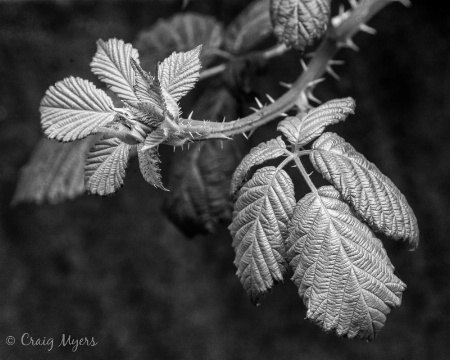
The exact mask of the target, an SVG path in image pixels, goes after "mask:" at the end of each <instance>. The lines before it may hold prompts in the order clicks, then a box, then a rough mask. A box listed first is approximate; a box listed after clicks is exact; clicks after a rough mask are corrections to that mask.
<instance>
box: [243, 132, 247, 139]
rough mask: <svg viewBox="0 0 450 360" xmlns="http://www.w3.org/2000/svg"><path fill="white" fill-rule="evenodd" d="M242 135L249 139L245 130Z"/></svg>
mask: <svg viewBox="0 0 450 360" xmlns="http://www.w3.org/2000/svg"><path fill="white" fill-rule="evenodd" d="M242 136H243V137H245V138H246V139H247V140H248V136H247V134H246V133H245V132H243V133H242Z"/></svg>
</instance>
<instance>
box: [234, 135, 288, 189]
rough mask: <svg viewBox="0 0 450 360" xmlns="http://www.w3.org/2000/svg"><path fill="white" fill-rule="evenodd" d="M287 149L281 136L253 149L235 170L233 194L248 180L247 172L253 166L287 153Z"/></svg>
mask: <svg viewBox="0 0 450 360" xmlns="http://www.w3.org/2000/svg"><path fill="white" fill-rule="evenodd" d="M285 150H286V144H285V143H284V141H283V140H282V139H281V136H279V137H277V138H276V139H272V140H269V141H267V142H264V143H261V144H259V145H258V146H256V147H254V148H253V149H251V150H250V152H249V153H248V154H247V155H246V156H245V157H244V158H243V159H242V161H241V163H240V164H239V166H238V167H237V168H236V170H235V171H234V174H233V178H232V180H231V190H230V191H231V194H232V195H236V193H237V192H238V191H239V189H240V188H241V187H242V185H243V184H244V182H245V181H247V173H248V172H249V171H250V169H251V168H252V167H253V166H256V165H259V164H262V163H263V162H264V161H268V160H272V159H276V158H277V157H280V156H282V155H283V154H285Z"/></svg>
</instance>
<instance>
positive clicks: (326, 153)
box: [310, 133, 419, 247]
mask: <svg viewBox="0 0 450 360" xmlns="http://www.w3.org/2000/svg"><path fill="white" fill-rule="evenodd" d="M310 159H311V162H312V163H313V165H314V167H315V168H316V170H317V171H318V172H320V173H321V174H322V176H323V177H324V178H325V179H326V180H328V181H329V182H331V183H332V184H333V185H334V186H335V187H336V188H337V189H338V190H339V191H340V193H341V194H342V197H343V199H344V200H345V201H347V202H349V203H350V204H351V205H352V207H353V209H354V210H355V211H356V213H357V215H358V216H359V217H361V218H362V219H363V220H364V221H365V222H367V223H368V224H369V225H370V226H371V227H372V228H373V229H375V230H376V231H379V232H381V233H383V234H385V235H386V236H389V237H392V238H394V239H396V240H397V239H404V240H408V241H409V242H410V243H411V244H412V245H413V246H414V247H417V245H418V243H419V229H418V225H417V220H416V217H415V215H414V212H413V211H412V209H411V207H410V206H409V204H408V202H407V201H406V198H405V196H404V195H403V194H402V193H401V192H400V190H399V189H398V188H397V187H396V186H395V185H394V183H393V182H392V181H391V180H390V179H389V178H388V177H386V176H385V175H383V174H382V173H381V171H380V170H379V169H378V168H377V167H376V166H375V165H374V164H373V163H371V162H369V161H368V160H367V159H366V158H365V157H364V156H363V155H361V154H360V153H358V152H357V151H356V150H355V149H354V148H353V146H351V145H350V144H348V143H346V142H345V140H344V139H342V138H341V137H340V136H338V135H336V134H334V133H324V134H323V135H322V136H320V137H319V138H318V139H317V140H316V141H315V142H314V144H313V146H312V152H311V154H310Z"/></svg>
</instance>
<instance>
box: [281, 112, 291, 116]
mask: <svg viewBox="0 0 450 360" xmlns="http://www.w3.org/2000/svg"><path fill="white" fill-rule="evenodd" d="M280 115H281V116H284V117H286V116H289V115H288V114H286V113H284V112H283V113H280Z"/></svg>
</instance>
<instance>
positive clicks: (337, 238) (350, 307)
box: [286, 186, 406, 340]
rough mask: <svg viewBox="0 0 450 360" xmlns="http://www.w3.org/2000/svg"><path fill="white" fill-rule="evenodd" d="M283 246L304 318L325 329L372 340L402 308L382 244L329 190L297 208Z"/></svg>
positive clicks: (399, 290)
mask: <svg viewBox="0 0 450 360" xmlns="http://www.w3.org/2000/svg"><path fill="white" fill-rule="evenodd" d="M286 242H287V253H288V259H289V263H290V266H291V267H292V269H293V270H294V275H293V277H292V280H293V281H294V283H295V284H296V285H297V286H298V288H299V295H300V296H301V297H303V301H304V303H305V305H306V306H307V308H308V311H307V315H306V316H307V318H309V319H311V320H312V321H313V322H314V323H316V324H318V325H319V326H320V327H321V328H322V329H323V330H325V331H335V332H336V333H337V335H339V336H347V337H349V338H355V337H357V338H361V339H366V340H371V339H373V338H374V336H375V335H376V334H377V333H378V332H379V330H380V329H381V328H382V327H383V326H384V323H385V321H386V315H387V314H388V313H389V312H390V310H391V308H393V307H396V306H400V304H401V297H402V292H403V291H404V290H405V289H406V285H405V284H404V283H403V282H402V281H401V280H400V279H398V278H397V277H396V276H395V275H394V273H393V271H394V268H393V266H392V264H391V262H390V261H389V259H388V257H387V255H386V251H385V250H384V248H383V245H382V243H381V241H380V240H379V239H377V238H376V237H375V236H374V234H373V233H372V231H371V230H370V228H369V227H368V226H367V225H365V224H364V223H362V222H361V221H360V220H358V218H357V217H356V216H354V214H353V213H352V210H351V209H350V207H349V206H348V205H347V204H346V203H345V202H344V201H342V199H341V197H340V194H339V192H338V191H337V190H336V189H335V188H333V187H332V186H325V187H321V188H320V189H319V190H318V192H317V193H309V194H307V195H306V196H305V197H304V198H303V199H301V200H300V201H299V202H298V203H297V206H296V207H295V210H294V214H293V216H292V220H291V221H290V223H289V237H288V238H287V241H286Z"/></svg>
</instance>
